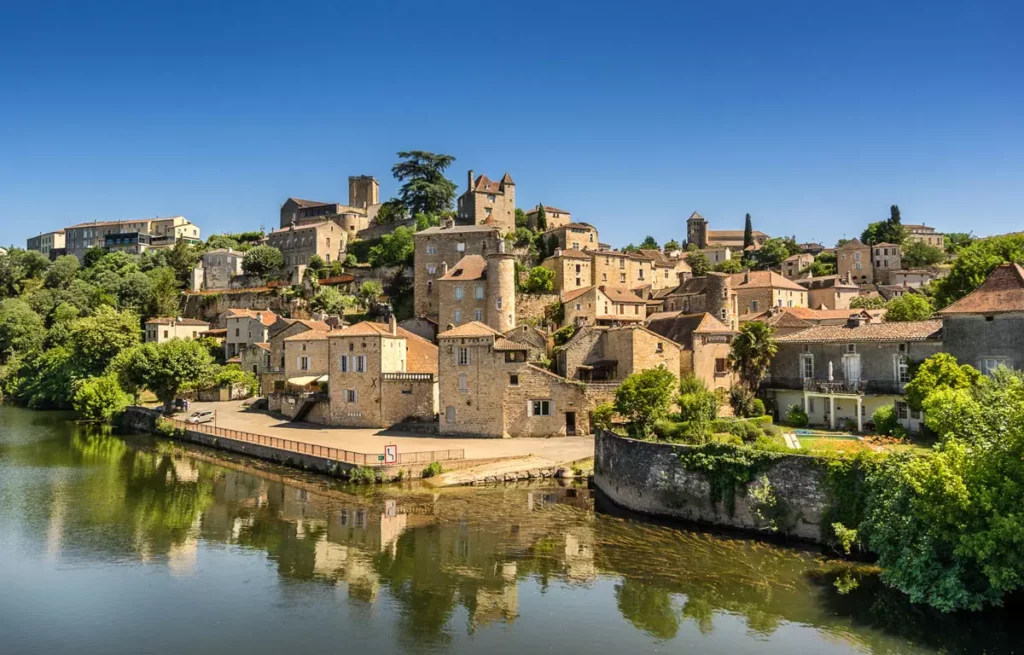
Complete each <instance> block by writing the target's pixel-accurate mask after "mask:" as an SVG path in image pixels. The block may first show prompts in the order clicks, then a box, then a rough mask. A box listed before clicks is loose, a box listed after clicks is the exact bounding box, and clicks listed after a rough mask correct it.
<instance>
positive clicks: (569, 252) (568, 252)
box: [551, 248, 590, 259]
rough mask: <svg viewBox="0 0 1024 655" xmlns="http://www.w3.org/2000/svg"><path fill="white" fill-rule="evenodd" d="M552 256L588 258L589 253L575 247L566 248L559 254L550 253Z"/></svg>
mask: <svg viewBox="0 0 1024 655" xmlns="http://www.w3.org/2000/svg"><path fill="white" fill-rule="evenodd" d="M551 256H552V257H570V258H572V259H590V255H588V254H587V253H585V252H583V251H582V250H576V249H575V248H566V249H564V250H562V252H561V253H559V254H554V255H551Z"/></svg>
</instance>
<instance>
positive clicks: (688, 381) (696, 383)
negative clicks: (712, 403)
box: [679, 375, 708, 396]
mask: <svg viewBox="0 0 1024 655" xmlns="http://www.w3.org/2000/svg"><path fill="white" fill-rule="evenodd" d="M707 390H708V388H707V386H706V385H705V384H704V380H701V379H700V378H698V377H696V376H694V375H684V376H683V377H681V378H679V393H680V395H684V396H685V395H686V394H688V393H698V392H700V391H707Z"/></svg>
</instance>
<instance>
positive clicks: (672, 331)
mask: <svg viewBox="0 0 1024 655" xmlns="http://www.w3.org/2000/svg"><path fill="white" fill-rule="evenodd" d="M647 328H648V329H649V330H650V331H651V332H654V333H655V334H659V335H661V336H663V337H665V338H667V339H671V340H672V341H674V342H676V343H678V344H682V345H683V346H684V347H686V348H692V347H693V335H694V334H733V331H732V330H730V329H729V328H728V327H727V326H726V325H725V324H723V323H722V322H721V321H719V320H718V319H717V318H715V317H714V316H712V315H711V314H708V313H706V312H702V313H699V314H684V313H683V312H660V313H658V314H652V315H651V316H650V318H649V319H648V321H647Z"/></svg>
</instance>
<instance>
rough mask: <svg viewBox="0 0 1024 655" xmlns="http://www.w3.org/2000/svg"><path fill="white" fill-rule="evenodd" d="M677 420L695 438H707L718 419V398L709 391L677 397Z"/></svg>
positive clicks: (693, 392) (694, 392)
mask: <svg viewBox="0 0 1024 655" xmlns="http://www.w3.org/2000/svg"><path fill="white" fill-rule="evenodd" d="M679 418H680V419H681V420H682V421H684V422H685V423H687V425H688V426H689V428H690V431H691V432H693V433H694V435H695V436H701V437H707V436H709V435H710V434H711V429H712V426H713V425H714V422H715V419H717V418H718V396H717V395H715V394H714V393H711V392H710V391H691V392H690V393H685V394H683V395H681V396H679Z"/></svg>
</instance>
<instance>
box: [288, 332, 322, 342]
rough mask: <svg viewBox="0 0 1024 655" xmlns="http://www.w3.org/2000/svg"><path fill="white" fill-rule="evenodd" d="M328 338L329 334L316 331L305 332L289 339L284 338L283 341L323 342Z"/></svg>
mask: <svg viewBox="0 0 1024 655" xmlns="http://www.w3.org/2000/svg"><path fill="white" fill-rule="evenodd" d="M329 336H331V333H330V332H318V331H316V330H306V331H305V332H300V333H298V334H293V335H292V336H290V337H285V341H324V340H326V339H327V338H328V337H329Z"/></svg>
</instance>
